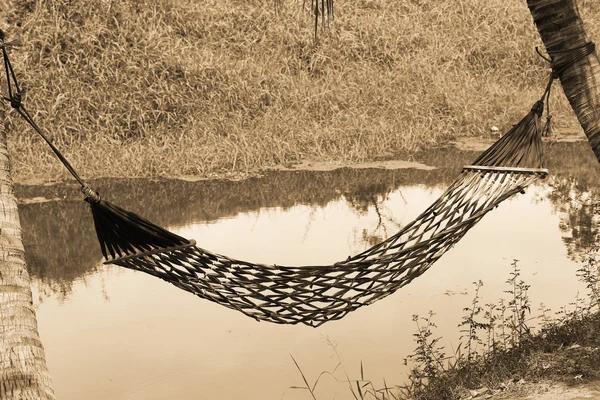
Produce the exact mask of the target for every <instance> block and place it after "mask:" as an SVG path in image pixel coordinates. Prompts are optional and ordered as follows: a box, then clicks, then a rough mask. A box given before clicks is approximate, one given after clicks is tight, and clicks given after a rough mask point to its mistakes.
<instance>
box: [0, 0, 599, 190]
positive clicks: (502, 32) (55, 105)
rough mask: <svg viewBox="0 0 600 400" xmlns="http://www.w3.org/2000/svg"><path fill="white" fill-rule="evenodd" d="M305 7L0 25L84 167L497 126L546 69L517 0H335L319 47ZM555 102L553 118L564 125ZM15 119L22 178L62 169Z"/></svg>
mask: <svg viewBox="0 0 600 400" xmlns="http://www.w3.org/2000/svg"><path fill="white" fill-rule="evenodd" d="M306 3H308V2H306ZM301 5H302V4H301V2H292V1H278V2H277V8H276V7H275V6H274V3H273V2H271V1H257V0H245V1H239V0H222V1H216V0H206V1H202V2H195V1H189V0H153V1H150V0H136V1H116V0H89V1H67V0H57V1H49V0H46V1H35V2H34V1H29V0H0V21H1V22H0V23H1V24H2V27H3V28H4V30H6V31H7V33H8V35H9V38H18V39H19V40H20V41H21V42H22V46H21V47H20V48H16V49H14V50H13V51H12V54H11V56H12V58H13V63H14V67H15V68H16V70H17V73H18V76H19V77H20V79H21V80H22V85H23V86H24V87H25V88H27V94H26V99H25V101H26V104H27V105H28V107H29V109H30V110H35V111H36V115H35V117H36V119H37V121H38V123H39V124H40V125H41V126H43V127H45V128H46V129H47V130H48V131H50V132H51V133H52V135H53V137H54V140H55V142H56V144H57V145H58V146H59V147H60V148H61V149H62V150H64V152H65V153H66V155H67V156H68V158H69V159H70V160H71V161H72V162H73V163H74V164H75V165H76V166H77V167H78V168H79V170H80V171H81V173H82V174H83V175H84V176H86V177H100V176H131V177H133V176H157V175H162V176H177V175H189V174H192V175H199V176H211V175H214V174H224V173H249V172H255V171H257V170H258V169H260V168H263V167H266V166H274V165H287V164H290V163H294V162H296V161H298V160H301V159H323V160H330V161H340V162H354V161H363V160H370V159H376V158H389V157H393V156H395V155H397V154H399V153H401V152H417V151H419V150H420V149H423V148H427V147H431V146H435V145H438V144H440V143H444V142H445V141H447V140H449V139H452V138H454V137H456V136H465V135H466V136H475V135H481V134H486V133H487V132H488V130H489V128H490V126H491V125H496V126H498V127H500V128H501V129H506V128H509V127H510V126H511V124H513V123H515V122H516V121H517V120H518V119H519V118H520V117H521V116H522V115H523V114H524V113H525V112H527V111H528V110H529V108H530V106H531V105H532V103H533V102H534V101H535V100H536V99H537V98H538V97H539V96H540V95H541V91H542V90H543V85H544V83H545V81H546V75H547V72H548V71H547V66H546V65H545V64H544V61H543V60H541V59H540V58H539V57H538V56H537V55H535V52H534V50H533V49H534V47H535V46H536V45H540V42H539V39H538V37H537V33H536V32H535V28H534V26H533V23H532V20H531V16H530V15H529V12H528V10H527V8H526V6H525V1H514V2H512V1H511V2H506V1H504V0H468V1H464V0H449V1H420V0H401V1H399V2H398V1H392V0H361V1H358V2H338V3H336V9H335V13H336V14H335V15H336V18H335V21H334V23H332V24H329V27H328V28H327V29H324V30H323V31H322V32H320V33H319V41H318V43H316V42H315V40H314V38H313V35H312V33H313V29H314V14H311V13H310V12H309V11H308V10H307V9H306V8H305V9H302V7H301ZM599 8H600V7H598V6H597V5H596V4H595V3H594V2H584V3H582V12H583V13H584V18H585V20H586V21H589V22H592V21H595V20H598V18H597V17H598V16H599V15H600V9H599ZM588 28H589V30H590V32H591V33H592V36H593V35H595V34H596V33H597V32H598V27H597V26H596V25H594V24H590V25H589V26H588ZM2 84H4V80H2ZM554 97H555V99H554V109H555V110H556V114H555V118H554V121H556V122H557V126H558V127H560V126H561V125H562V126H563V127H565V126H576V122H575V120H574V119H573V118H572V116H570V111H569V108H568V106H567V105H566V103H565V102H564V100H560V96H559V94H558V91H556V92H555V96H554ZM9 125H10V129H9V133H10V141H9V144H10V146H11V148H12V154H13V159H14V161H15V162H14V170H15V174H16V179H17V180H21V181H24V180H31V179H32V178H33V177H37V178H38V179H41V180H49V179H61V178H64V177H66V174H65V172H64V171H63V169H62V167H61V166H60V165H59V164H58V163H57V162H56V161H55V160H54V159H53V156H52V155H51V153H50V152H49V151H48V149H47V148H46V146H45V145H44V144H43V143H42V142H41V141H40V140H39V138H36V137H35V135H34V133H33V132H32V131H31V130H30V129H29V128H27V127H26V126H25V124H24V123H23V122H21V121H19V120H18V119H17V118H16V117H14V116H12V117H11V118H10V120H9Z"/></svg>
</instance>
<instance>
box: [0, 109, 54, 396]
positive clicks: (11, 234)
mask: <svg viewBox="0 0 600 400" xmlns="http://www.w3.org/2000/svg"><path fill="white" fill-rule="evenodd" d="M4 121H5V110H4V109H3V107H0V399H2V400H17V399H18V400H21V399H27V400H29V399H31V400H34V399H35V400H38V399H40V400H51V399H52V400H53V399H54V398H55V397H54V391H53V389H52V382H51V379H50V374H49V373H48V368H47V367H46V358H45V355H44V347H43V346H42V342H41V341H40V336H39V334H38V329H37V320H36V315H35V309H34V308H33V301H32V297H31V283H30V281H29V274H28V272H27V266H26V264H25V251H24V248H23V242H22V238H21V224H20V222H19V214H18V211H17V201H16V199H15V195H14V192H13V184H12V180H11V177H10V161H9V158H8V151H7V148H6V132H5V129H4Z"/></svg>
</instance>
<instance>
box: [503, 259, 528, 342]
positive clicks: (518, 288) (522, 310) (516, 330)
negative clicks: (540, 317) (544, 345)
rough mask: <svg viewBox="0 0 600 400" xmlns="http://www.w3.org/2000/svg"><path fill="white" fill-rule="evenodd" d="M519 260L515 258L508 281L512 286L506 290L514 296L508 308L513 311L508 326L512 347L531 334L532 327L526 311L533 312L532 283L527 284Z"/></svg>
mask: <svg viewBox="0 0 600 400" xmlns="http://www.w3.org/2000/svg"><path fill="white" fill-rule="evenodd" d="M518 263H519V260H513V262H512V264H511V265H512V267H513V270H512V271H511V273H510V278H508V280H507V281H506V283H508V284H509V285H510V286H511V288H510V289H509V290H506V291H504V293H508V294H510V295H511V296H512V298H511V299H510V300H509V302H508V309H509V310H510V312H511V316H510V317H509V319H508V326H509V327H510V330H511V336H510V345H511V346H512V347H516V346H518V345H519V344H520V343H521V341H522V340H523V339H524V337H525V336H526V335H530V334H531V329H530V328H529V326H528V325H527V319H526V318H525V314H526V313H531V305H530V301H529V297H528V296H527V291H528V290H529V287H530V285H527V284H525V282H524V281H523V280H522V279H519V277H520V276H521V270H520V269H519V265H518Z"/></svg>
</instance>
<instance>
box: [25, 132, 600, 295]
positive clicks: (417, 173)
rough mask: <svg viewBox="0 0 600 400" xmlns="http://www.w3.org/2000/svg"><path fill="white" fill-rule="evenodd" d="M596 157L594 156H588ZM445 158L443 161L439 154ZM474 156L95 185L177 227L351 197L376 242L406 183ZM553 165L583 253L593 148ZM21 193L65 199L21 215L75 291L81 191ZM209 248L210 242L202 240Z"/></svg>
mask: <svg viewBox="0 0 600 400" xmlns="http://www.w3.org/2000/svg"><path fill="white" fill-rule="evenodd" d="M588 153H589V154H588ZM436 154H437V155H436ZM475 156H476V155H474V153H473V152H469V153H457V152H456V151H454V150H452V151H450V150H447V149H444V150H442V151H440V152H438V153H436V152H433V151H432V152H430V153H427V154H424V155H423V157H424V158H423V161H424V162H426V163H429V164H433V165H449V166H450V168H440V169H437V170H431V171H426V170H415V169H407V170H395V171H388V170H352V169H341V170H336V171H330V172H284V173H268V174H266V175H265V176H264V177H261V178H253V179H248V180H244V181H239V182H234V181H201V182H186V181H176V180H151V181H147V180H109V181H98V182H93V186H94V187H95V188H97V189H98V191H99V192H100V193H101V194H102V195H103V197H104V198H106V199H107V200H109V201H112V202H114V203H115V204H118V205H120V206H122V207H124V208H126V209H129V210H132V211H134V212H137V213H139V214H140V215H143V216H144V217H146V218H148V219H150V220H151V221H154V222H155V223H157V224H159V225H163V226H166V227H170V228H174V227H177V226H183V225H189V224H193V223H203V222H207V221H214V220H217V219H219V218H223V217H232V216H235V215H237V214H239V213H243V212H244V213H245V212H251V211H256V210H259V209H260V208H264V207H281V208H283V209H286V208H290V207H293V206H295V205H311V206H313V207H324V206H325V205H327V204H328V203H329V202H331V201H336V200H339V199H344V200H345V201H347V203H348V204H349V206H350V207H351V208H352V209H353V210H355V211H356V212H357V213H359V214H363V215H364V213H367V212H368V211H369V210H370V209H373V210H374V211H375V213H376V214H377V215H378V222H376V223H375V226H374V227H373V228H372V229H369V230H365V231H363V232H359V233H358V237H357V239H358V241H361V242H363V243H364V244H365V245H372V244H375V243H377V242H379V241H381V240H383V239H384V238H385V237H387V235H388V232H386V231H385V229H386V225H387V229H389V227H390V226H393V227H394V232H389V234H393V233H395V230H396V229H400V226H399V224H397V223H396V222H395V221H394V219H393V213H392V212H391V210H387V209H385V200H386V199H387V198H388V196H389V195H390V193H391V192H393V191H396V190H398V188H400V187H402V186H414V185H422V186H424V187H428V188H431V187H440V188H441V187H446V186H447V185H448V184H450V183H451V182H452V181H453V180H454V179H455V178H456V176H457V174H458V172H459V170H460V166H461V165H464V164H469V163H470V162H471V161H472V159H474V158H475ZM546 160H547V165H548V168H549V169H550V171H551V175H553V178H551V179H550V180H549V181H550V185H551V187H552V188H553V191H552V194H551V195H550V200H551V202H552V204H553V205H554V207H555V209H556V210H557V211H559V212H560V213H561V214H563V215H564V217H562V223H561V230H563V231H564V232H570V234H569V235H568V236H569V237H566V238H565V242H566V243H567V246H568V247H569V254H572V256H573V257H575V255H576V254H579V249H587V248H590V246H592V245H593V244H594V243H595V242H596V240H597V239H598V235H599V233H598V227H597V222H598V221H597V220H596V219H595V218H596V215H597V212H596V211H597V210H596V209H593V207H587V206H583V207H582V206H579V205H578V204H579V203H577V202H570V201H566V199H569V198H577V197H578V196H579V197H581V196H583V194H584V193H589V196H590V199H589V200H590V201H593V202H598V201H600V193H598V192H599V190H596V189H595V187H596V186H597V182H599V179H598V178H600V172H599V170H600V168H599V167H598V165H597V161H595V159H594V157H593V155H592V154H591V151H590V150H589V146H588V145H587V143H576V144H554V145H551V146H546ZM16 192H17V196H18V197H19V198H21V199H23V198H34V197H45V198H48V199H55V198H57V199H61V200H59V201H50V202H46V203H33V204H21V205H20V206H19V212H20V216H21V221H22V225H23V239H24V244H25V249H26V256H27V263H28V265H29V268H30V271H31V274H32V276H33V277H34V278H37V279H39V280H41V281H42V282H43V284H44V285H46V287H50V288H51V290H52V291H53V292H55V293H61V294H62V295H65V296H66V295H68V293H69V292H70V289H71V285H72V283H73V281H74V280H75V279H78V278H81V277H85V276H86V275H87V274H90V273H93V272H95V271H96V270H97V269H98V267H99V266H100V262H101V254H100V251H99V246H98V243H97V240H96V235H95V231H94V227H93V222H92V218H91V215H90V213H89V211H88V208H87V205H86V203H84V202H83V201H81V195H80V193H79V189H78V187H77V186H74V185H58V186H43V187H40V186H36V187H30V186H17V187H16ZM198 241H199V244H200V246H202V240H201V238H199V240H198Z"/></svg>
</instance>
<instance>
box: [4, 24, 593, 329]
mask: <svg viewBox="0 0 600 400" xmlns="http://www.w3.org/2000/svg"><path fill="white" fill-rule="evenodd" d="M3 39H4V36H3V34H2V32H1V31H0V47H1V48H2V53H3V58H4V65H5V70H6V76H7V81H8V95H9V97H7V98H5V100H7V101H10V103H11V106H12V107H13V108H15V109H16V110H17V112H18V113H19V114H20V115H21V116H23V118H25V120H27V122H28V123H29V124H30V125H31V126H32V127H33V128H34V130H35V131H36V132H37V133H38V134H39V135H40V136H41V137H42V138H43V139H44V140H45V141H46V142H47V143H48V145H49V146H50V147H51V148H52V150H53V151H54V152H55V154H56V155H57V156H58V157H59V159H60V160H61V162H63V164H64V165H65V166H66V167H67V169H68V170H69V171H70V172H71V174H72V175H73V176H74V177H75V179H77V181H78V182H79V183H80V184H81V186H82V191H83V193H84V194H85V197H86V198H85V200H86V201H87V202H88V203H89V205H90V208H91V211H92V214H93V218H94V224H95V228H96V233H97V235H98V240H99V242H100V247H101V250H102V254H103V255H104V258H105V260H106V263H112V264H116V265H120V266H122V267H125V268H129V269H133V270H136V271H142V272H145V273H147V274H150V275H153V276H156V277H158V278H161V279H163V280H165V281H167V282H170V283H172V284H173V285H175V286H177V287H179V288H181V289H183V290H185V291H188V292H191V293H193V294H196V295H198V296H200V297H202V298H205V299H207V300H210V301H213V302H215V303H218V304H221V305H224V306H225V307H228V308H231V309H234V310H238V311H240V312H242V313H244V314H246V315H248V316H250V317H252V318H255V319H256V320H259V321H269V322H274V323H279V324H297V323H303V324H306V325H310V326H319V325H321V324H323V323H325V322H327V321H331V320H336V319H340V318H342V317H344V316H345V315H346V314H348V313H349V312H351V311H353V310H356V309H357V308H359V307H362V306H365V305H368V304H372V303H374V302H375V301H378V300H380V299H382V298H384V297H387V296H389V295H390V294H392V293H394V292H395V291H396V290H398V289H399V288H401V287H402V286H404V285H406V284H408V283H410V282H411V281H412V280H413V279H415V278H416V277H418V276H420V275H422V274H423V273H424V272H425V271H427V270H428V269H429V268H430V267H431V265H432V264H433V263H434V262H435V261H437V260H438V259H439V258H440V257H441V256H442V255H443V254H444V253H445V252H446V251H448V250H449V249H450V248H451V247H452V246H454V244H456V243H457V242H458V241H459V240H460V239H461V238H462V237H463V236H464V235H465V234H466V233H467V231H468V230H469V229H471V228H472V227H473V226H474V225H475V224H476V223H477V222H479V221H480V220H481V219H482V218H483V217H484V216H485V215H486V214H487V213H488V212H489V211H491V210H492V209H494V208H495V207H497V206H498V205H499V204H500V203H501V202H502V201H504V200H506V199H508V198H509V197H511V196H513V195H514V194H516V193H523V192H524V189H525V188H526V187H528V186H529V185H531V184H532V183H533V182H535V181H536V180H537V179H538V178H544V177H546V175H547V170H546V169H543V164H542V151H541V136H542V132H543V130H544V128H542V124H541V123H540V117H541V115H542V112H543V110H544V101H547V97H548V96H549V92H550V87H551V84H552V81H553V79H555V78H556V76H555V75H557V74H556V73H555V74H553V76H552V77H551V78H550V81H549V83H548V86H547V87H546V91H545V92H544V95H543V96H542V98H541V100H540V101H538V102H536V103H535V105H534V106H533V108H532V109H531V111H530V112H529V113H528V114H527V115H526V116H525V117H524V118H523V119H522V120H521V121H520V122H519V123H518V124H517V125H515V126H514V127H513V128H512V129H511V130H510V131H509V132H507V133H506V134H505V135H504V136H502V137H501V139H499V140H498V141H497V142H496V143H494V144H493V145H492V146H491V147H490V148H488V149H487V150H486V151H485V152H483V153H482V154H481V155H480V156H479V157H478V158H477V159H476V160H475V161H474V163H473V165H470V166H466V167H464V168H463V170H462V172H461V173H460V175H459V176H458V178H457V179H456V181H454V183H453V184H452V185H451V186H450V187H449V188H448V189H447V190H446V191H445V192H444V193H443V194H442V195H441V196H440V197H439V199H438V200H437V201H435V202H434V203H433V204H432V205H431V206H430V207H429V208H428V209H427V210H425V211H424V212H423V213H422V214H421V215H419V216H418V217H417V218H416V219H415V220H414V221H413V222H411V223H409V224H408V225H407V226H405V227H404V228H403V229H402V230H400V231H399V232H398V233H396V234H395V235H393V236H391V237H390V238H388V239H387V240H385V241H383V242H381V243H379V244H377V245H375V246H373V247H371V248H369V249H367V250H365V251H364V252H362V253H360V254H357V255H354V256H352V257H348V259H346V260H344V261H340V262H338V263H335V264H333V265H317V266H282V265H275V264H273V265H264V264H254V263H250V262H246V261H241V260H236V259H233V258H230V257H227V256H224V255H220V254H215V253H212V252H210V251H208V250H205V249H203V248H201V247H199V246H197V245H196V242H195V241H193V240H188V239H185V238H183V237H181V236H178V235H176V234H174V233H172V232H169V231H167V230H165V229H163V228H161V227H159V226H157V225H154V224H153V223H151V222H150V221H148V220H146V219H144V218H142V217H140V216H138V215H137V214H134V213H132V212H129V211H126V210H124V209H122V208H120V207H118V206H116V205H113V204H111V203H109V202H108V201H106V200H103V199H101V198H100V196H99V195H98V193H96V192H95V191H94V190H92V189H91V188H89V187H88V186H87V185H86V184H85V183H84V182H83V181H82V180H81V178H80V177H79V176H78V175H77V173H76V172H75V170H74V169H73V167H72V166H71V165H70V164H69V163H68V161H67V160H66V159H65V158H64V156H63V155H62V154H61V153H60V152H59V151H58V149H57V148H56V147H55V146H54V145H53V144H52V142H51V141H50V140H49V139H48V138H47V137H46V136H45V135H44V133H43V132H42V131H41V130H40V128H39V127H38V126H37V125H36V124H35V122H34V121H33V119H32V118H31V116H30V114H29V113H28V112H27V110H26V109H25V107H24V105H23V104H22V103H21V96H20V93H21V90H20V88H19V85H18V83H17V80H16V77H15V74H14V71H13V69H12V65H11V63H10V60H9V58H8V55H7V51H6V46H4V45H3V44H4V42H3ZM588 47H590V48H586V49H584V50H580V49H579V50H580V51H579V52H578V54H577V57H578V58H581V57H584V56H586V55H587V54H590V53H591V52H592V51H593V45H592V46H588ZM576 50H577V49H576ZM555 72H556V71H555ZM13 86H14V87H13Z"/></svg>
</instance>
